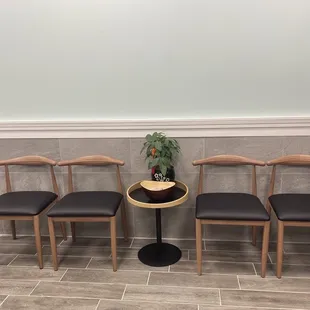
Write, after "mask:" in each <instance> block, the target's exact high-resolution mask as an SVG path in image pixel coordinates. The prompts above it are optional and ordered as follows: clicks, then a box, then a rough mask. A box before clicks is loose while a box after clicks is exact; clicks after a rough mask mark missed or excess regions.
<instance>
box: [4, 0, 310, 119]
mask: <svg viewBox="0 0 310 310" xmlns="http://www.w3.org/2000/svg"><path fill="white" fill-rule="evenodd" d="M309 12H310V1H309V0H140V1H138V0H100V1H99V0H97V1H95V0H10V1H0V44H1V45H0V105H1V106H0V108H1V109H0V120H34V119H88V118H95V119H106V118H110V119H115V118H124V119H128V118H158V117H160V118H184V117H187V118H196V117H198V118H209V117H229V116H235V117H241V116H286V115H290V116H297V115H307V116H309V115H310V90H309V89H310V87H309V85H310V18H309Z"/></svg>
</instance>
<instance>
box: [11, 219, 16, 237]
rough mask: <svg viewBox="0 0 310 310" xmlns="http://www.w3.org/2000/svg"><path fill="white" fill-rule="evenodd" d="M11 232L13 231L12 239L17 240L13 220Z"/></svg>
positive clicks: (12, 221)
mask: <svg viewBox="0 0 310 310" xmlns="http://www.w3.org/2000/svg"><path fill="white" fill-rule="evenodd" d="M11 231H12V238H13V240H15V239H16V226H15V221H14V220H11Z"/></svg>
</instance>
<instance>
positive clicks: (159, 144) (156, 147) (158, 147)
mask: <svg viewBox="0 0 310 310" xmlns="http://www.w3.org/2000/svg"><path fill="white" fill-rule="evenodd" d="M155 149H156V150H158V151H161V149H162V147H161V143H160V142H159V141H156V142H155Z"/></svg>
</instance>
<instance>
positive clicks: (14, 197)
mask: <svg viewBox="0 0 310 310" xmlns="http://www.w3.org/2000/svg"><path fill="white" fill-rule="evenodd" d="M10 165H27V166H44V165H48V166H50V172H51V176H52V183H53V188H54V192H48V191H12V186H11V181H10V174H9V166H10ZM55 165H56V162H55V161H54V160H51V159H48V158H46V157H41V156H24V157H18V158H13V159H8V160H1V161H0V166H4V168H5V181H6V193H5V194H3V195H1V196H0V219H1V220H10V221H11V229H12V236H13V239H16V228H15V221H19V220H26V221H33V226H34V235H35V242H36V248H37V254H38V262H39V267H40V269H42V268H43V256H42V242H41V234H40V215H41V214H43V213H45V212H46V211H47V210H48V209H49V208H50V207H51V206H52V205H53V204H54V203H55V202H56V201H57V199H58V196H59V191H58V186H57V182H56V177H55V172H54V166H55ZM60 224H61V229H62V233H63V236H64V239H66V228H65V224H64V223H60Z"/></svg>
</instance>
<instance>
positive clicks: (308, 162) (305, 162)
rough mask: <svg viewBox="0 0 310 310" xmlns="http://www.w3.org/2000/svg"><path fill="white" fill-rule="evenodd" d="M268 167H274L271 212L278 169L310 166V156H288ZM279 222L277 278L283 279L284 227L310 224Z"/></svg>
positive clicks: (307, 225) (280, 158)
mask: <svg viewBox="0 0 310 310" xmlns="http://www.w3.org/2000/svg"><path fill="white" fill-rule="evenodd" d="M267 165H268V166H272V173H271V178H270V185H269V191H268V200H267V204H266V208H267V210H268V212H269V213H270V212H271V209H272V208H271V205H270V202H269V197H270V196H272V195H273V193H274V186H275V180H276V167H277V166H278V165H279V166H310V155H302V154H296V155H287V156H282V157H279V158H276V159H273V160H271V161H268V162H267ZM277 222H278V238H277V270H276V276H277V278H279V279H280V278H281V277H282V266H283V243H284V227H285V226H294V227H310V222H298V221H281V220H279V219H278V218H277Z"/></svg>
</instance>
